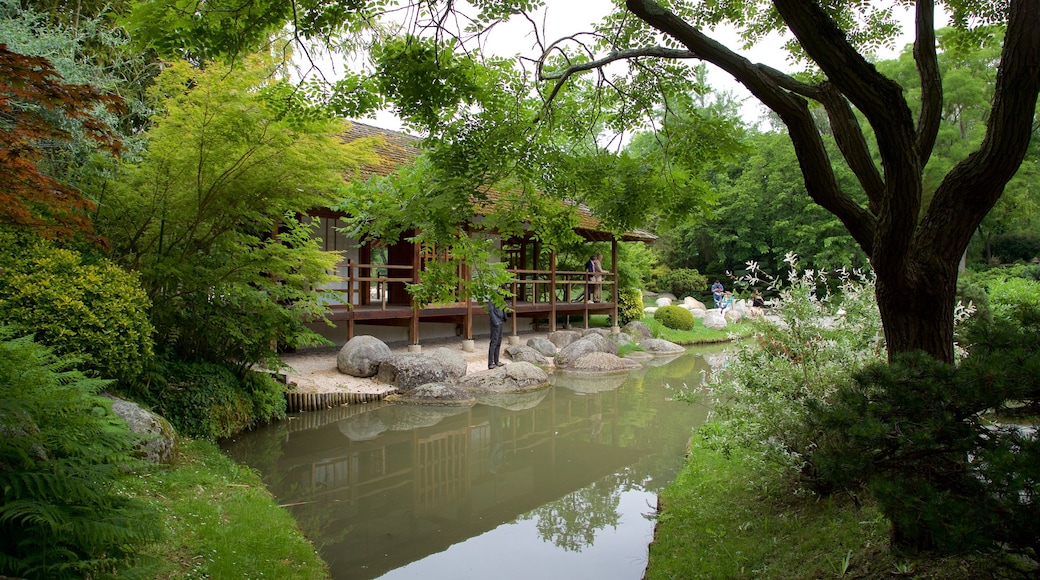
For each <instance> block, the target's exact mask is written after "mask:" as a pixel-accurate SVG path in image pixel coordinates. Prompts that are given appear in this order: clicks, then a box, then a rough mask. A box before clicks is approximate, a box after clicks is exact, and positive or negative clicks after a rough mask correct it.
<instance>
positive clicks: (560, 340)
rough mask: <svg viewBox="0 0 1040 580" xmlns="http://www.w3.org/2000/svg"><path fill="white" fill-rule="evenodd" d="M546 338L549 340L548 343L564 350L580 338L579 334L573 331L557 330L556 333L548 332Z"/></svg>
mask: <svg viewBox="0 0 1040 580" xmlns="http://www.w3.org/2000/svg"><path fill="white" fill-rule="evenodd" d="M546 338H548V339H549V342H551V343H553V344H555V345H556V348H564V347H566V346H567V345H569V344H570V343H572V342H574V341H576V340H578V339H579V338H581V333H580V332H577V331H575V330H557V331H556V332H550V333H549V335H548V336H547V337H546Z"/></svg>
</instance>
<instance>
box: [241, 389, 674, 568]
mask: <svg viewBox="0 0 1040 580" xmlns="http://www.w3.org/2000/svg"><path fill="white" fill-rule="evenodd" d="M545 393H546V394H545V395H544V399H543V400H542V401H541V402H540V403H539V404H537V406H534V407H530V405H520V406H519V408H520V409H521V410H515V411H514V410H508V409H504V408H501V407H492V406H486V405H478V406H476V407H472V408H465V409H459V408H418V409H417V408H416V407H404V406H398V405H385V406H381V407H378V408H376V409H374V410H371V411H368V412H366V413H363V414H361V415H357V416H355V417H350V418H347V419H343V420H341V421H338V422H336V423H332V424H329V425H325V426H322V427H317V428H313V429H307V430H300V431H293V432H291V433H289V435H288V436H287V437H286V438H285V439H284V440H283V444H282V449H281V451H282V455H281V459H279V460H278V461H279V465H278V471H279V472H281V473H284V474H286V475H285V476H284V479H282V480H281V481H280V482H277V481H276V482H270V484H269V485H270V487H271V489H272V492H274V493H275V495H276V496H278V498H279V501H281V502H283V503H288V504H295V505H294V507H293V508H292V509H293V514H294V516H295V517H296V519H297V520H298V521H299V522H300V524H301V527H302V528H303V530H304V532H305V533H307V534H308V535H309V536H311V537H325V538H329V537H336V538H337V540H336V541H335V542H332V543H331V545H326V546H324V547H322V548H321V550H322V555H323V557H324V558H325V559H326V560H327V561H328V562H329V565H330V567H331V568H332V570H333V574H334V575H335V576H336V577H349V578H362V577H375V576H378V575H381V574H382V573H385V572H386V571H388V570H392V569H394V568H397V567H400V566H403V565H405V564H408V563H410V562H412V561H415V560H418V559H420V558H422V557H425V556H426V555H429V554H432V553H437V552H439V551H442V550H444V549H446V548H447V547H448V546H450V545H452V544H454V543H456V542H459V541H462V540H465V539H467V538H470V537H472V536H475V535H477V534H480V533H483V532H485V531H487V530H490V529H493V528H495V527H497V526H498V525H500V524H502V523H505V522H510V521H513V520H515V519H516V518H517V516H519V515H522V514H525V513H527V512H530V511H531V510H533V509H535V508H537V507H539V506H542V505H544V504H545V503H547V502H550V501H553V500H555V499H558V498H560V497H563V496H565V495H567V494H569V493H571V492H573V491H575V490H578V489H581V488H584V487H586V486H588V485H589V484H591V483H592V482H594V481H597V480H599V479H601V478H603V477H605V476H607V475H610V474H614V473H616V472H617V471H619V470H620V469H621V468H623V467H625V466H628V465H631V464H634V463H636V462H637V461H638V460H639V459H640V458H641V457H643V456H645V455H647V454H649V453H652V452H654V451H658V450H657V449H650V448H647V447H639V443H637V442H642V441H645V439H644V438H642V437H628V438H627V440H628V441H630V444H629V447H625V446H622V445H621V443H620V442H621V441H622V440H623V439H626V438H624V437H622V433H621V432H622V430H623V428H622V427H621V426H620V423H619V417H618V408H619V406H618V401H617V398H618V394H617V392H616V391H608V392H601V393H594V394H586V395H582V394H579V393H575V392H573V391H569V390H567V389H559V388H554V389H550V390H548V391H545ZM525 407H530V408H525ZM348 434H349V435H350V436H348ZM230 451H231V452H232V453H234V449H231V450H230ZM312 526H317V527H319V528H322V529H321V530H313V529H308V528H309V527H312ZM337 528H338V529H342V530H343V532H342V533H341V534H338V535H337V534H335V533H329V530H335V529H337ZM371 554H386V555H387V557H386V558H384V559H383V560H380V562H381V565H380V566H379V568H380V569H378V570H376V569H372V566H371V563H372V559H371V557H370V555H371ZM362 562H364V563H366V564H367V566H365V565H364V564H362ZM362 568H364V569H362Z"/></svg>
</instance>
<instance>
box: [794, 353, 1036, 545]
mask: <svg viewBox="0 0 1040 580" xmlns="http://www.w3.org/2000/svg"><path fill="white" fill-rule="evenodd" d="M1034 343H1035V338H1034ZM1006 362H1008V361H1007V360H1006V358H1005V357H1003V356H999V357H996V358H995V359H994V358H990V357H988V356H986V355H982V354H978V355H974V356H972V357H970V358H969V359H968V360H967V361H965V363H964V364H963V365H962V366H961V368H959V369H958V368H957V367H954V366H952V365H948V364H944V363H940V362H937V361H935V360H934V359H931V358H929V357H927V356H925V355H923V354H921V353H914V354H912V355H905V356H901V357H898V358H896V359H893V360H892V361H891V362H890V364H887V365H886V364H880V363H879V364H875V365H871V366H868V367H865V368H864V369H862V370H861V371H859V372H857V373H855V375H854V381H853V382H852V383H850V384H846V385H845V386H843V387H841V388H839V389H838V391H837V392H836V393H835V395H834V397H833V398H832V399H831V400H830V401H828V402H826V403H823V402H821V401H813V402H812V404H811V405H810V408H811V411H810V414H809V422H810V425H811V426H814V427H816V428H817V429H819V431H820V432H821V436H820V438H819V446H818V447H817V448H816V449H814V450H813V451H812V453H810V454H808V457H807V459H808V463H809V465H811V466H812V469H814V470H815V471H816V474H815V475H816V476H817V477H819V478H820V481H821V482H823V483H826V484H829V485H834V486H835V487H837V488H839V489H857V488H858V487H859V486H860V485H863V484H866V485H867V486H868V487H869V489H870V491H871V492H872V494H873V496H874V497H875V498H877V500H878V502H879V504H880V506H881V508H882V510H883V512H884V513H885V515H886V516H887V517H888V518H889V519H890V520H891V521H892V525H893V530H894V536H893V540H894V542H895V543H896V544H897V545H899V546H901V547H904V548H911V549H915V550H920V549H939V550H941V551H943V552H946V553H961V552H966V551H971V550H979V549H991V548H994V547H996V546H998V545H1001V544H1003V545H1005V546H1010V547H1014V548H1018V549H1031V550H1035V549H1036V548H1037V547H1040V525H1038V524H1037V521H1038V520H1037V516H1040V509H1038V508H1037V502H1036V500H1037V498H1036V489H1035V487H1034V486H1033V485H1032V484H1031V483H1029V482H1032V481H1035V480H1036V478H1037V477H1040V453H1038V452H1040V444H1038V443H1037V441H1036V440H1035V438H1033V437H1031V436H1030V435H1027V434H1026V433H1024V432H1022V431H1019V430H1018V429H1015V428H1013V427H1001V426H994V425H988V424H986V423H985V422H984V420H983V416H982V413H984V412H985V411H986V410H989V409H994V408H997V407H999V406H1001V405H1002V404H1003V403H1004V402H1005V401H1006V400H1008V398H1009V397H1017V396H1018V395H1020V394H1027V396H1029V397H1030V398H1032V399H1034V400H1035V398H1036V394H1037V393H1038V392H1040V389H1038V384H1037V381H1036V379H1035V376H1036V375H1035V374H1033V375H1029V376H1030V377H1033V378H1031V380H1030V383H1032V384H1031V385H1029V386H1028V387H1027V388H1026V391H1031V393H1023V391H1022V388H1021V387H1022V385H1021V384H1018V385H1012V384H1010V383H1009V382H1008V381H1006V380H1003V379H1002V378H1000V375H999V373H1000V371H1001V370H1002V368H1003V364H1004V363H1006ZM994 363H997V364H994ZM1026 364H1027V365H1028V366H1030V367H1032V368H1031V370H1032V372H1034V373H1035V372H1036V370H1037V366H1038V365H1037V364H1036V363H1031V364H1030V363H1028V362H1027V363H1026Z"/></svg>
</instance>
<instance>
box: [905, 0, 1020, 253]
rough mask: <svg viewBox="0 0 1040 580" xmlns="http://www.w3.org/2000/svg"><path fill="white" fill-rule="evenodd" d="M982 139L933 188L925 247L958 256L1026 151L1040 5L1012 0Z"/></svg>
mask: <svg viewBox="0 0 1040 580" xmlns="http://www.w3.org/2000/svg"><path fill="white" fill-rule="evenodd" d="M1008 12H1009V17H1008V28H1007V33H1006V34H1005V36H1004V49H1003V51H1002V55H1001V60H1000V69H999V70H998V71H997V83H996V88H995V91H994V95H993V107H992V109H991V110H990V118H989V125H988V126H987V128H986V137H985V138H984V139H983V141H982V144H981V145H980V146H979V149H978V151H976V152H975V153H973V154H972V155H970V156H969V157H968V158H967V159H965V160H964V161H962V162H961V163H959V164H957V166H956V167H954V168H953V170H952V171H950V173H948V174H947V175H946V178H945V179H943V182H942V183H941V184H940V185H939V188H938V189H937V190H936V192H935V196H934V198H933V199H932V204H931V206H930V207H929V210H928V212H927V214H926V215H925V218H924V220H922V222H921V232H920V234H919V237H920V238H921V239H920V241H919V244H920V245H921V246H922V252H924V251H929V250H931V251H936V252H943V254H940V255H946V254H951V253H952V255H953V256H959V255H960V254H961V253H962V252H963V251H964V248H965V247H966V246H967V243H968V240H970V239H971V236H972V234H973V233H974V231H975V230H976V228H978V226H979V223H981V221H982V219H983V218H984V217H985V216H986V214H987V213H988V212H989V210H990V209H992V207H993V205H994V204H995V203H996V202H997V200H998V199H1000V196H1001V194H1003V192H1004V186H1005V185H1006V184H1007V182H1008V181H1009V180H1010V179H1011V177H1013V176H1014V174H1015V172H1016V171H1017V170H1018V167H1019V165H1020V164H1021V162H1022V159H1023V158H1024V157H1025V155H1026V153H1027V151H1028V149H1029V141H1030V139H1031V137H1032V128H1033V120H1034V116H1035V113H1036V103H1037V95H1038V93H1040V3H1038V2H1036V1H1035V0H1011V2H1010V6H1009V9H1008Z"/></svg>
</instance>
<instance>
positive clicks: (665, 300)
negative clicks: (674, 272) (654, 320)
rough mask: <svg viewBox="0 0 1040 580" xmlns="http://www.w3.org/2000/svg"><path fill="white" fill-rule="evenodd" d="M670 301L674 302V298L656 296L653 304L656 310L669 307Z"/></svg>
mask: <svg viewBox="0 0 1040 580" xmlns="http://www.w3.org/2000/svg"><path fill="white" fill-rule="evenodd" d="M672 300H674V298H671V297H669V296H658V297H657V300H656V301H655V303H656V304H657V307H658V308H662V307H664V306H671V305H672Z"/></svg>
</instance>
